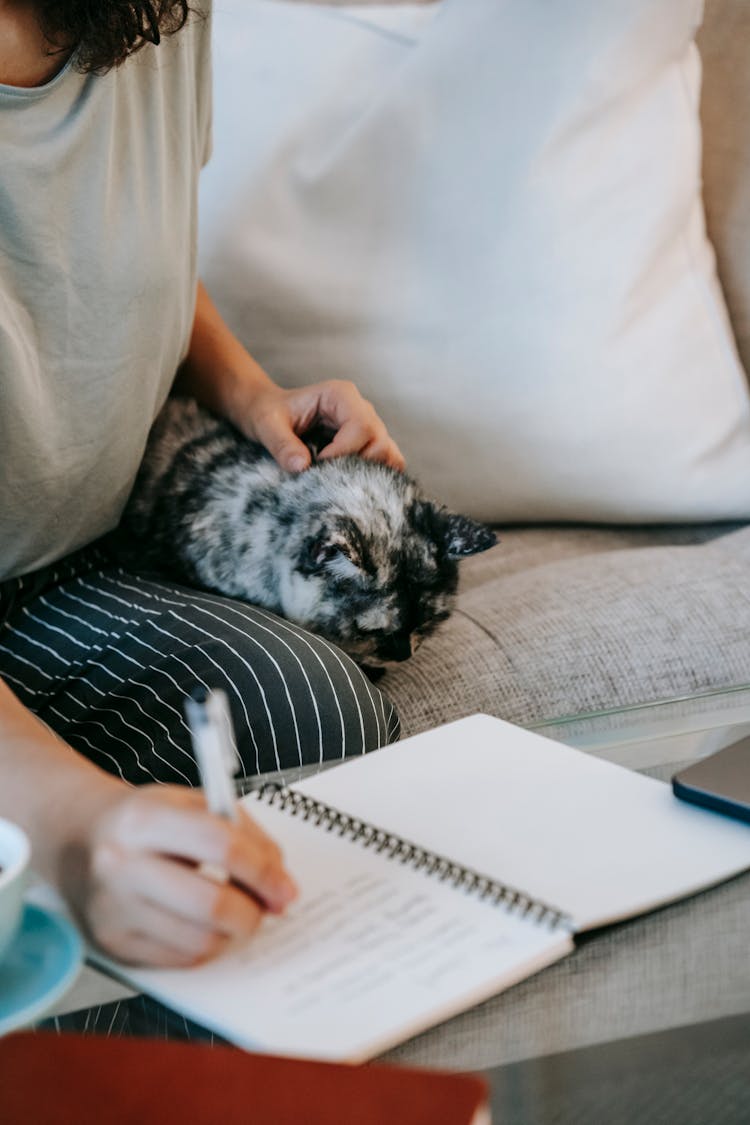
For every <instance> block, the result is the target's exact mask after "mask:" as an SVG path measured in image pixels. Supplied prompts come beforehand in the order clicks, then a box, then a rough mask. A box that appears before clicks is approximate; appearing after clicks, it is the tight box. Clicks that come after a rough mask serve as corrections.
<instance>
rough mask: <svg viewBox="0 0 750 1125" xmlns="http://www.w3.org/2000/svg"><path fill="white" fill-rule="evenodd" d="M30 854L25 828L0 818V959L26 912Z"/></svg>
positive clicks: (11, 941) (0, 959)
mask: <svg viewBox="0 0 750 1125" xmlns="http://www.w3.org/2000/svg"><path fill="white" fill-rule="evenodd" d="M30 857H31V845H30V844H29V838H28V836H27V835H26V833H25V832H22V831H21V829H20V828H19V827H18V826H17V825H15V824H11V822H10V821H9V820H2V819H0V961H2V959H3V957H4V956H5V954H6V953H7V952H8V950H9V949H10V947H11V945H12V943H13V939H14V938H15V936H16V933H17V931H18V926H19V924H20V921H21V914H22V912H23V892H24V890H25V887H26V873H27V871H28V867H29V859H30Z"/></svg>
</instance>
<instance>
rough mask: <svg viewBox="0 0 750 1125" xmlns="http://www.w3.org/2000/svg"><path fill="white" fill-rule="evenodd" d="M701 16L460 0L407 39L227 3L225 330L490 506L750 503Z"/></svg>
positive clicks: (687, 514) (334, 14)
mask: <svg viewBox="0 0 750 1125" xmlns="http://www.w3.org/2000/svg"><path fill="white" fill-rule="evenodd" d="M700 9H701V5H700V3H699V2H698V0H691V2H690V3H685V0H658V2H657V0H618V2H617V3H612V4H604V5H602V4H601V3H597V0H575V3H569V4H566V5H562V6H561V5H542V6H539V5H534V4H527V3H525V2H524V0H512V2H510V3H505V4H497V3H496V2H495V0H471V3H465V2H464V0H443V3H442V4H440V5H439V6H438V9H437V12H436V15H435V18H434V19H431V20H430V21H429V22H428V23H427V24H426V25H422V24H421V23H420V24H419V25H417V24H415V22H414V9H410V10H405V11H404V13H403V16H402V18H403V20H404V21H405V22H404V31H403V33H402V34H398V35H397V34H396V32H395V30H393V29H392V30H391V31H390V32H388V34H386V31H385V29H384V28H382V27H380V26H377V25H376V21H375V20H374V18H371V17H369V16H368V17H366V18H357V19H355V18H354V17H353V16H352V14H351V12H345V13H342V12H341V11H340V10H338V9H336V10H330V9H329V10H325V9H321V8H318V7H313V6H310V5H298V4H294V5H290V4H285V5H284V4H275V5H268V4H263V3H261V4H253V3H250V2H249V0H226V3H225V4H224V5H222V11H221V12H219V11H218V10H217V21H216V46H217V67H216V73H217V87H216V120H215V150H214V161H213V164H214V166H213V168H209V170H208V176H207V179H206V181H205V185H204V191H203V200H202V202H203V207H202V218H203V222H204V233H203V243H202V272H203V276H204V278H205V280H206V282H207V284H208V285H209V288H210V289H211V291H212V292H213V293H214V296H215V297H216V298H217V301H218V303H219V305H220V307H221V309H222V311H223V313H224V314H225V316H226V317H227V318H228V320H229V322H230V324H231V325H232V327H233V328H234V329H235V331H236V332H237V333H238V335H239V336H240V338H241V339H242V340H243V341H244V342H245V343H246V344H247V345H248V347H249V348H250V350H251V351H253V352H254V354H256V356H257V357H258V358H259V359H260V361H261V362H263V363H264V365H265V366H266V367H267V368H268V369H269V370H270V371H271V372H272V373H273V374H274V375H275V376H276V377H277V378H278V379H279V380H280V381H281V382H282V383H284V384H290V385H293V384H298V383H304V382H308V381H310V380H314V379H318V378H327V377H331V376H333V377H338V378H353V379H354V380H355V381H356V382H357V384H358V385H359V386H360V387H361V388H362V390H363V391H364V393H365V394H366V395H367V397H369V398H371V399H372V400H373V401H374V402H375V403H376V405H377V407H378V409H379V410H380V411H381V413H382V414H383V416H384V417H385V419H386V421H387V422H388V424H389V426H390V428H391V429H392V430H393V432H394V436H395V437H396V439H397V440H398V441H399V444H401V445H402V448H403V449H404V452H405V453H406V456H407V459H408V460H409V463H410V465H411V467H412V470H413V471H414V472H415V473H416V475H417V476H419V477H420V478H421V479H422V482H423V484H424V485H425V486H426V487H427V488H428V489H429V490H430V491H433V492H434V493H435V494H436V495H437V496H438V497H439V498H440V499H442V500H444V501H445V502H447V503H449V504H450V505H452V506H454V507H458V508H461V509H463V510H465V511H467V512H469V513H472V514H474V515H476V516H479V517H480V518H483V519H492V520H502V521H508V520H518V521H523V522H527V521H529V520H532V519H534V520H539V519H568V520H571V521H580V520H584V519H585V520H595V521H605V522H611V521H617V522H631V521H636V522H637V521H644V520H647V521H650V522H661V521H662V520H665V519H669V520H673V521H676V520H684V521H689V520H701V519H729V518H746V517H747V515H748V514H749V513H750V483H748V482H750V397H749V396H748V392H747V383H746V379H745V375H744V372H743V371H742V369H741V367H740V364H739V361H738V359H737V356H736V354H735V350H734V344H733V341H732V338H731V332H730V331H729V327H728V322H727V317H726V310H725V308H724V305H723V299H722V297H721V294H720V292H719V288H718V284H717V282H716V278H715V274H714V260H713V254H712V252H711V250H710V247H709V245H708V243H707V241H706V238H705V234H704V224H703V214H702V206H701V200H700V174H699V173H700V130H699V127H698V113H697V102H698V80H699V72H700V67H699V60H698V57H697V51H696V50H695V47H694V44H693V42H692V38H693V33H694V30H695V27H696V24H697V22H698V20H699V16H700ZM390 11H391V12H393V11H397V9H392V10H390ZM416 11H417V12H419V13H420V14H421V15H422V16H423V15H424V13H425V11H426V9H425V8H421V9H416ZM428 14H429V13H428ZM219 17H221V18H219ZM391 18H393V16H391ZM407 20H408V22H406V21H407ZM394 26H395V25H394ZM259 105H262V107H263V110H262V113H259V114H258V113H255V107H256V106H259ZM469 126H470V127H469Z"/></svg>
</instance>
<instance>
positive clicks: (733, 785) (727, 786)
mask: <svg viewBox="0 0 750 1125" xmlns="http://www.w3.org/2000/svg"><path fill="white" fill-rule="evenodd" d="M672 789H673V790H674V792H675V796H677V797H680V799H681V800H683V801H690V802H692V804H694V805H703V807H704V808H707V809H713V810H714V811H715V812H721V813H726V814H727V816H734V817H738V818H739V819H740V820H746V821H747V822H748V823H750V736H748V737H747V738H743V739H740V741H739V742H735V743H733V744H732V745H731V746H726V747H725V748H724V749H723V750H719V751H718V752H717V753H716V754H710V755H709V756H708V757H707V758H702V759H701V761H700V762H696V763H695V764H694V765H692V766H688V768H687V769H684V770H680V772H679V773H676V774H675V775H674V777H673V778H672Z"/></svg>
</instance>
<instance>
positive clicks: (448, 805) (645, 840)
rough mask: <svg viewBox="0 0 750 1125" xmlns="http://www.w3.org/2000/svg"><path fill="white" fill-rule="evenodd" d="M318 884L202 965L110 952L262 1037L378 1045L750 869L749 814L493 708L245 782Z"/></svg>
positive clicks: (267, 1044)
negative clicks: (309, 771) (585, 937)
mask: <svg viewBox="0 0 750 1125" xmlns="http://www.w3.org/2000/svg"><path fill="white" fill-rule="evenodd" d="M244 804H245V807H246V808H247V810H248V811H249V812H250V813H251V815H252V816H253V817H255V818H256V820H258V821H259V822H260V824H262V826H263V827H264V828H265V829H266V830H267V831H268V832H269V834H271V835H272V836H273V837H274V838H275V839H276V840H277V841H278V842H279V843H280V844H281V846H282V848H283V850H284V853H285V858H286V862H287V865H288V867H289V869H290V870H291V872H292V873H293V874H294V876H295V878H296V879H297V881H298V883H299V885H300V887H301V888H302V893H301V895H300V898H299V899H298V900H297V902H296V903H295V904H294V905H293V906H292V907H291V908H290V909H289V911H288V912H287V914H286V915H285V916H283V917H268V918H266V919H265V920H264V922H263V926H262V927H261V930H260V932H259V933H258V934H257V935H256V936H255V937H254V938H253V939H252V940H251V941H250V942H248V943H247V944H245V945H242V946H237V947H235V948H232V949H230V950H228V951H227V952H226V953H225V954H223V955H222V956H221V957H220V958H219V959H217V960H215V961H212V962H209V963H207V964H205V965H202V966H199V967H197V968H194V969H190V970H167V971H162V970H136V969H130V968H127V967H123V966H113V965H112V964H111V963H107V966H108V968H110V970H114V971H115V972H116V974H117V975H119V976H120V977H123V978H124V979H126V980H127V981H129V982H130V983H132V984H134V985H135V986H136V987H138V988H140V989H142V990H143V991H145V992H148V993H150V994H151V995H153V996H155V997H157V998H158V999H160V1000H161V1001H163V1002H164V1003H166V1004H168V1005H169V1006H171V1007H173V1008H175V1009H177V1010H178V1011H180V1012H182V1013H184V1014H185V1015H186V1016H188V1017H190V1018H191V1019H194V1020H196V1021H197V1022H199V1023H202V1024H204V1025H205V1026H207V1027H209V1028H211V1029H212V1030H214V1031H216V1032H218V1033H219V1034H222V1035H224V1036H225V1037H227V1038H229V1039H231V1040H233V1041H234V1042H236V1043H238V1044H240V1045H242V1046H245V1047H247V1048H249V1049H252V1050H255V1051H263V1052H266V1053H272V1054H276V1055H294V1056H298V1057H312V1058H320V1059H331V1060H346V1061H350V1062H355V1061H362V1060H364V1059H367V1058H372V1057H373V1056H375V1055H377V1054H379V1053H381V1052H382V1051H384V1050H386V1049H387V1048H389V1047H391V1046H393V1045H395V1044H396V1043H399V1042H402V1041H403V1040H405V1039H407V1038H409V1037H411V1036H412V1035H415V1034H416V1033H418V1032H420V1031H422V1030H424V1029H426V1028H428V1027H430V1026H432V1025H434V1024H436V1023H439V1022H440V1021H442V1020H445V1019H447V1018H449V1017H450V1016H452V1015H454V1014H456V1013H458V1012H460V1011H463V1010H464V1009H466V1008H469V1007H471V1006H472V1005H474V1004H477V1003H478V1002H480V1001H481V1000H484V999H486V998H488V997H489V996H492V995H494V994H495V993H498V992H501V991H502V990H503V989H506V988H508V987H509V986H510V985H512V984H514V983H515V982H517V981H520V980H523V979H525V978H526V977H529V976H531V975H532V974H534V973H536V972H538V971H539V970H540V969H542V968H543V967H544V966H546V965H549V964H551V963H552V962H554V961H557V960H559V959H560V958H562V957H564V956H566V955H567V954H568V953H570V952H571V951H572V949H573V948H574V940H573V935H574V933H575V932H576V931H581V930H585V929H590V928H592V927H595V926H600V925H603V924H605V923H608V922H613V921H616V920H619V919H623V918H627V917H631V916H633V915H636V914H639V913H642V912H644V911H647V910H650V909H652V908H654V907H656V906H660V905H662V904H664V903H666V902H669V901H672V900H675V899H677V898H681V897H683V896H685V895H688V894H691V893H693V892H695V891H698V890H700V889H702V888H704V887H707V886H710V885H711V884H713V883H717V882H720V881H721V880H723V879H726V878H729V877H730V876H731V875H734V874H736V873H738V872H740V871H742V870H744V869H746V868H748V867H750V828H748V826H746V825H743V824H741V823H740V822H733V821H730V820H728V819H723V818H722V817H720V816H719V815H718V814H716V813H711V812H708V811H706V810H703V809H699V808H697V807H692V806H689V805H686V804H684V803H681V802H679V801H677V800H676V799H675V798H674V796H673V794H672V792H671V789H670V787H669V786H668V785H666V784H665V783H663V782H660V781H654V780H651V779H649V778H646V777H642V776H641V775H639V774H636V773H633V772H631V771H629V770H625V769H623V768H621V767H620V766H615V765H612V764H610V763H608V762H603V761H600V760H598V759H596V758H593V757H591V756H590V755H587V754H584V753H581V752H579V751H576V750H571V749H569V748H567V747H564V746H562V745H560V744H559V743H556V742H552V741H550V740H548V739H546V738H543V737H541V736H540V735H537V734H533V733H530V732H528V731H525V730H522V729H520V728H518V727H514V726H511V725H510V724H508V723H505V722H502V721H501V720H499V719H493V718H490V717H489V716H486V715H476V716H473V717H471V718H469V719H464V720H461V721H460V722H457V723H452V724H450V725H448V726H445V727H441V728H439V729H437V730H434V731H430V732H428V733H426V734H423V735H419V736H417V737H416V738H411V739H408V740H405V741H404V742H401V743H398V744H396V745H395V746H391V747H387V748H386V749H383V750H379V751H377V752H375V753H373V754H369V755H367V756H366V757H363V758H358V759H355V760H352V761H348V762H345V763H342V764H341V765H340V766H337V767H334V768H332V769H329V770H326V771H325V772H324V773H321V774H319V775H317V776H315V777H313V778H310V779H308V780H307V781H304V782H301V783H300V784H298V785H295V786H294V787H292V788H290V789H279V788H278V787H275V786H265V787H263V788H262V789H260V790H258V791H256V792H254V793H251V794H250V795H249V796H247V797H246V798H244Z"/></svg>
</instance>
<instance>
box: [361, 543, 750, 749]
mask: <svg viewBox="0 0 750 1125" xmlns="http://www.w3.org/2000/svg"><path fill="white" fill-rule="evenodd" d="M748 567H750V527H744V528H736V529H732V530H727V529H726V528H717V527H714V528H710V527H704V528H696V529H686V528H676V529H662V530H660V531H658V532H654V531H644V530H637V529H633V530H622V531H621V530H611V529H610V530H600V531H598V530H596V529H570V530H568V529H553V530H546V531H543V530H531V531H512V532H508V533H504V534H503V539H502V542H501V544H500V546H499V547H497V548H495V549H494V550H493V551H491V552H489V553H488V554H487V555H485V556H480V557H478V558H477V559H475V560H471V561H470V563H469V564H466V565H465V570H464V581H463V583H462V592H461V595H460V598H459V608H458V610H457V612H456V613H455V614H454V616H453V617H452V618H451V619H450V621H448V622H447V623H446V625H445V626H444V627H443V629H442V631H441V632H439V633H438V634H437V635H436V636H435V637H433V638H431V639H430V640H429V641H427V642H425V644H424V645H423V647H422V648H421V649H420V650H419V651H418V652H417V654H416V656H415V657H414V658H413V659H412V660H411V661H409V663H408V664H405V665H403V666H402V667H399V668H398V669H397V670H395V671H393V672H389V673H388V674H387V675H386V677H385V678H384V679H383V681H382V687H383V689H384V690H385V691H386V692H387V693H388V694H389V696H390V697H391V699H392V700H393V701H394V703H395V704H396V705H397V707H398V708H399V710H400V713H401V720H402V724H403V727H404V733H405V734H414V733H417V732H418V731H420V730H424V729H426V728H427V727H430V726H435V725H437V724H438V723H441V722H448V721H450V720H451V719H455V718H459V717H461V716H463V715H468V714H471V713H472V712H475V711H486V712H488V713H489V714H493V715H498V716H500V717H501V718H504V719H508V720H510V721H511V722H517V723H534V722H541V721H543V720H545V719H552V718H557V717H560V716H564V715H574V714H579V713H583V712H589V711H599V710H604V709H607V708H611V707H618V706H627V705H635V704H639V703H646V702H651V701H655V700H659V699H668V698H672V697H675V696H680V695H684V694H688V693H697V692H701V691H710V690H713V689H718V688H721V687H730V686H733V685H736V684H740V683H743V682H744V683H747V682H750V657H749V656H748V639H747V638H748V622H750V592H749V587H748V581H747V574H748Z"/></svg>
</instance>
